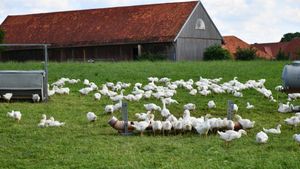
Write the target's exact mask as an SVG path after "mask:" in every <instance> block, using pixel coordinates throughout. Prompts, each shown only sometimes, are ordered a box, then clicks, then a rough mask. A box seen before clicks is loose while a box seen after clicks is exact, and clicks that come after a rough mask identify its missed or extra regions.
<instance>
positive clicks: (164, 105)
mask: <svg viewBox="0 0 300 169" xmlns="http://www.w3.org/2000/svg"><path fill="white" fill-rule="evenodd" d="M162 103H163V108H162V110H161V112H160V113H161V116H162V117H164V118H167V117H168V116H169V115H170V114H171V113H170V110H169V109H167V107H166V103H165V100H164V99H162Z"/></svg>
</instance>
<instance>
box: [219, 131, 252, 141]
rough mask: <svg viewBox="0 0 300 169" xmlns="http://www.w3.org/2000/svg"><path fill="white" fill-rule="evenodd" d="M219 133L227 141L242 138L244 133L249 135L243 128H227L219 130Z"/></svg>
mask: <svg viewBox="0 0 300 169" xmlns="http://www.w3.org/2000/svg"><path fill="white" fill-rule="evenodd" d="M217 132H218V134H219V135H220V138H221V139H222V140H224V141H225V143H229V142H230V141H232V140H234V139H238V138H241V136H242V134H245V135H247V132H246V131H245V130H243V129H241V130H239V131H234V130H227V131H225V132H220V131H217Z"/></svg>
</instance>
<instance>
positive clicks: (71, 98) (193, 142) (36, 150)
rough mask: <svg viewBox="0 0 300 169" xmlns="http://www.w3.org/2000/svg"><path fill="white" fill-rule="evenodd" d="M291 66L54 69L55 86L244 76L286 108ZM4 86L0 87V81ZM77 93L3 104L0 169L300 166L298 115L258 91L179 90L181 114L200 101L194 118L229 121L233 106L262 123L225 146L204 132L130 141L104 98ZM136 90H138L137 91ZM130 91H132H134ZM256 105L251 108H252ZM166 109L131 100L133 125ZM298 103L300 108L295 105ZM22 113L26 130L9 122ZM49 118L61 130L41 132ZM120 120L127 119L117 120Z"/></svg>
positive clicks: (51, 68) (255, 63)
mask: <svg viewBox="0 0 300 169" xmlns="http://www.w3.org/2000/svg"><path fill="white" fill-rule="evenodd" d="M286 63H287V62H271V61H270V62H269V61H252V62H233V61H226V62H222V61H218V62H179V63H174V62H154V63H152V62H133V63H132V62H121V63H95V64H85V63H50V65H49V82H54V81H56V80H58V79H59V78H61V77H69V78H79V79H81V80H83V79H85V78H87V79H89V80H90V81H93V82H95V83H96V84H98V85H100V84H102V83H105V82H107V81H112V82H117V81H123V82H131V83H135V82H142V83H143V84H145V83H146V82H147V77H149V76H157V77H165V76H166V77H170V78H171V79H172V80H179V79H184V80H188V79H190V78H192V79H194V80H198V79H199V76H202V77H207V78H218V77H223V81H228V80H231V79H233V77H235V76H237V77H238V80H239V81H241V82H246V81H247V80H250V79H254V80H259V79H261V78H265V79H266V80H267V82H266V84H265V85H266V88H268V89H271V90H272V92H273V96H274V97H275V99H278V100H279V101H282V102H284V103H285V102H286V98H287V96H286V94H283V93H278V92H276V91H275V90H274V87H275V86H277V85H280V84H281V72H282V69H283V66H284V65H285V64H286ZM40 67H41V65H40V64H39V63H34V62H29V63H26V64H24V63H23V64H22V63H0V70H5V69H26V70H27V69H39V68H40ZM0 83H1V82H0ZM67 86H68V87H70V88H71V93H70V95H67V96H59V95H55V96H54V97H52V98H51V100H50V101H49V102H48V103H39V104H32V103H29V102H12V103H9V104H8V103H5V102H1V103H0V113H1V114H0V168H37V169H40V168H43V169H46V168H116V169H121V168H209V169H212V168H268V169H269V168H299V166H300V161H299V154H300V147H299V146H298V145H297V144H296V143H295V142H294V141H293V139H292V135H293V134H295V133H300V129H299V128H297V129H291V128H290V127H289V126H286V125H284V123H283V120H284V119H285V118H287V117H290V116H292V114H279V113H278V112H277V108H278V103H272V102H269V100H268V99H266V98H264V97H263V96H262V95H261V94H259V93H258V92H256V91H255V90H254V89H251V90H246V91H243V94H244V97H243V98H240V99H239V98H235V97H234V96H232V95H230V94H220V95H209V96H207V97H204V96H200V95H197V96H190V95H189V94H188V92H187V91H186V90H183V89H180V90H178V93H177V94H176V95H175V97H174V98H175V99H177V100H178V101H179V102H180V104H179V105H171V106H170V107H169V109H170V111H171V112H172V113H173V114H175V115H177V116H181V115H182V106H183V105H184V103H188V102H193V103H195V104H196V105H197V110H196V111H194V112H192V115H193V116H197V117H200V116H201V115H205V114H206V113H210V114H212V115H214V116H216V117H225V116H226V110H227V107H226V104H227V100H229V99H230V100H233V101H234V102H235V103H237V105H238V106H239V114H240V115H241V116H242V117H244V118H249V119H251V120H255V121H256V125H255V127H254V128H253V129H251V130H249V131H248V135H247V136H243V137H242V138H241V139H239V140H235V141H233V142H232V144H231V145H230V146H229V148H227V147H225V146H224V144H223V141H222V140H220V139H219V136H218V135H209V137H207V138H203V137H200V136H199V135H197V134H186V135H176V136H174V135H171V136H155V137H154V136H151V135H145V136H144V137H140V136H138V135H136V136H130V137H123V136H120V135H118V134H117V133H116V131H115V130H114V129H112V128H111V127H110V126H109V125H108V124H107V121H108V120H109V119H110V117H111V116H110V115H104V114H103V111H104V106H105V105H106V104H111V103H112V102H111V101H110V100H109V99H108V98H106V97H103V98H102V99H101V101H95V100H94V99H93V94H90V95H88V96H85V97H83V96H80V94H79V92H78V90H79V89H80V88H82V87H83V84H82V83H80V84H76V85H67ZM130 90H131V88H130ZM128 92H129V90H127V91H126V93H128ZM212 99H213V100H214V101H215V102H216V104H217V109H214V110H208V108H207V102H208V101H209V100H212ZM247 101H249V102H251V103H252V104H254V105H255V109H254V110H247V109H246V108H245V107H246V102H247ZM149 102H154V103H159V102H158V101H157V100H147V101H145V100H142V101H141V102H130V103H129V113H130V119H134V120H135V118H134V114H135V113H139V112H143V111H144V108H143V104H144V103H149ZM294 104H296V105H297V104H300V102H299V101H295V102H294ZM11 110H20V111H21V112H22V113H23V116H22V120H21V121H20V123H19V124H17V123H15V122H14V121H13V120H11V119H9V118H8V117H7V116H6V112H8V111H11ZM88 111H94V112H96V113H97V115H99V116H98V118H99V119H98V121H97V122H96V123H95V124H89V123H88V122H87V120H86V113H87V112H88ZM42 114H47V115H48V116H54V117H55V118H56V119H58V120H60V121H64V122H66V125H65V126H64V127H61V128H38V127H37V124H38V122H39V120H40V118H41V115H42ZM115 115H116V116H117V117H119V118H120V117H121V115H120V113H116V114H115ZM277 123H281V124H283V127H282V134H281V135H269V142H268V143H267V144H265V145H258V144H256V143H255V135H256V133H257V132H259V131H261V130H262V127H265V128H273V127H275V125H276V124H277Z"/></svg>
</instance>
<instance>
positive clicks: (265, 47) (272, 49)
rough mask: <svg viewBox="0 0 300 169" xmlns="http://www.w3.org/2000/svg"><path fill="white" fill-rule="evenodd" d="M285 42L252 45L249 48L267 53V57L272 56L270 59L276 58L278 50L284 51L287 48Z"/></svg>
mask: <svg viewBox="0 0 300 169" xmlns="http://www.w3.org/2000/svg"><path fill="white" fill-rule="evenodd" d="M287 44H288V43H287V42H279V43H260V44H257V43H256V44H253V45H251V46H253V47H255V48H257V49H259V50H261V51H264V52H265V53H267V54H268V55H270V56H272V57H274V58H275V57H276V55H277V53H278V52H279V50H280V49H281V50H284V49H285V48H286V46H287Z"/></svg>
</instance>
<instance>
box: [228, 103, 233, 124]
mask: <svg viewBox="0 0 300 169" xmlns="http://www.w3.org/2000/svg"><path fill="white" fill-rule="evenodd" d="M233 104H234V103H233V102H232V101H231V100H228V108H227V119H228V120H232V118H233Z"/></svg>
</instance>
